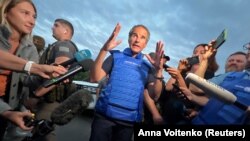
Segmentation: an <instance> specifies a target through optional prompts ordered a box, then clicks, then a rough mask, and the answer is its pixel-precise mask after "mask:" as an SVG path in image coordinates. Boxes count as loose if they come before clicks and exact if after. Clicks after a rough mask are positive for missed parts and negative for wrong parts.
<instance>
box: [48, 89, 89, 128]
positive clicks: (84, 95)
mask: <svg viewBox="0 0 250 141" xmlns="http://www.w3.org/2000/svg"><path fill="white" fill-rule="evenodd" d="M92 101H93V98H92V96H91V94H90V91H87V90H84V89H81V90H78V91H76V92H74V93H73V94H72V95H71V96H69V97H68V98H67V99H66V100H64V101H63V102H62V103H61V104H60V105H59V106H58V107H57V108H56V109H55V110H54V111H53V112H52V114H51V120H52V121H53V123H55V124H56V125H65V124H67V123H68V122H70V121H71V120H72V119H73V118H74V117H75V115H76V114H78V113H81V112H82V111H83V110H85V109H87V107H88V106H89V103H90V102H92Z"/></svg>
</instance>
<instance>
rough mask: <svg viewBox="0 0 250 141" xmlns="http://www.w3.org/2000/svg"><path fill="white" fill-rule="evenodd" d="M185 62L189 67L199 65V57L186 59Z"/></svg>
mask: <svg viewBox="0 0 250 141" xmlns="http://www.w3.org/2000/svg"><path fill="white" fill-rule="evenodd" d="M187 61H188V65H190V66H192V65H194V64H198V63H200V59H199V56H193V57H188V58H187Z"/></svg>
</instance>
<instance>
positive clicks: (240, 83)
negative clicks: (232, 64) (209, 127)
mask: <svg viewBox="0 0 250 141" xmlns="http://www.w3.org/2000/svg"><path fill="white" fill-rule="evenodd" d="M245 75H247V73H244V72H233V73H230V74H229V75H228V76H226V77H225V79H224V80H223V82H222V83H221V84H220V86H222V87H223V88H225V89H227V90H228V91H230V92H232V93H233V94H234V95H235V96H236V97H237V101H238V102H240V103H242V104H244V105H250V90H249V89H250V80H248V79H243V78H244V76H245ZM246 118H247V115H246V113H245V111H244V110H242V109H240V108H239V107H237V106H235V105H233V104H225V103H223V102H221V101H219V100H217V99H215V98H211V99H210V100H209V102H208V103H207V105H205V106H204V107H203V109H202V110H201V111H200V113H199V115H198V116H197V117H195V118H194V119H193V121H192V123H193V124H239V125H240V124H245V123H246V122H247V121H246Z"/></svg>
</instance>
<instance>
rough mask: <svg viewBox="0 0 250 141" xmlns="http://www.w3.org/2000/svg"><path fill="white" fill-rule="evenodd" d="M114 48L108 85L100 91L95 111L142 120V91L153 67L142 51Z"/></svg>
mask: <svg viewBox="0 0 250 141" xmlns="http://www.w3.org/2000/svg"><path fill="white" fill-rule="evenodd" d="M129 52H131V50H130V49H129V48H127V49H125V50H124V52H123V53H121V52H113V68H112V71H111V73H110V77H109V80H108V83H107V85H106V87H104V90H102V92H101V93H100V96H99V98H98V101H97V103H96V107H95V109H96V111H97V113H100V114H102V115H105V116H107V117H110V118H113V119H118V120H124V121H129V122H140V121H141V120H142V112H143V93H144V86H145V84H146V81H147V77H148V72H149V69H150V66H149V63H147V62H146V61H145V60H143V55H142V54H138V55H137V57H136V58H133V57H131V56H130V55H129Z"/></svg>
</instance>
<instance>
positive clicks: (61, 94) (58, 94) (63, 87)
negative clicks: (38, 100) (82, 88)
mask: <svg viewBox="0 0 250 141" xmlns="http://www.w3.org/2000/svg"><path fill="white" fill-rule="evenodd" d="M69 42H70V43H71V44H72V45H73V46H74V47H75V48H76V51H78V48H77V46H76V45H75V44H74V42H72V41H70V40H69ZM56 44H57V42H55V43H54V44H52V45H49V46H48V48H47V49H46V50H45V51H44V53H43V54H42V56H41V58H40V61H39V63H40V64H51V63H54V58H51V53H52V49H53V47H55V46H56ZM76 90H77V86H76V84H74V83H72V82H71V81H70V82H69V83H67V84H59V85H57V86H56V87H55V88H54V89H53V90H51V91H50V92H48V94H46V95H44V100H45V101H46V102H49V103H52V102H54V101H58V102H61V101H63V100H65V99H66V98H67V97H68V96H70V95H71V94H72V93H74V92H75V91H76Z"/></svg>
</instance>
